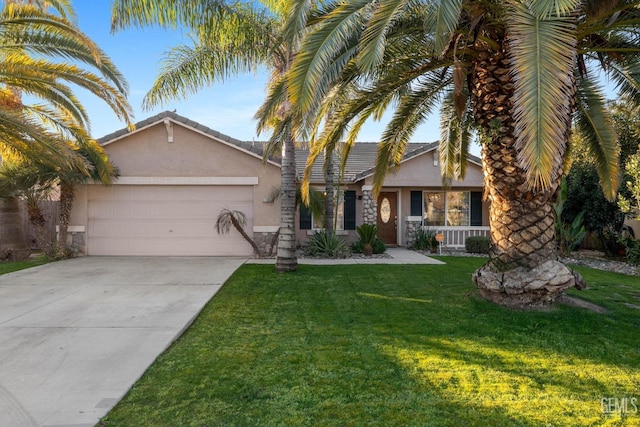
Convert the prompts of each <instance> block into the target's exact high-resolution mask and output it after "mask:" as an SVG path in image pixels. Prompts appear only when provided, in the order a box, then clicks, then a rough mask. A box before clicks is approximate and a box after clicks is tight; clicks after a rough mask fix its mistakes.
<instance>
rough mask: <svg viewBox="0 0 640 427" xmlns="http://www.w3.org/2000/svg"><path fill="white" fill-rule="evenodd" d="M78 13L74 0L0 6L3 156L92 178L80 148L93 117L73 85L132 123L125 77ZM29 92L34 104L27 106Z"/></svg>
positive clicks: (0, 143)
mask: <svg viewBox="0 0 640 427" xmlns="http://www.w3.org/2000/svg"><path fill="white" fill-rule="evenodd" d="M47 7H52V8H53V10H54V11H55V12H57V13H58V14H57V15H54V14H52V13H48V12H47V11H46V9H47ZM72 17H73V10H72V9H71V6H70V2H69V1H68V0H29V1H28V2H16V1H11V2H7V3H6V4H5V5H4V7H3V8H2V10H0V63H1V64H2V67H0V106H1V107H2V108H0V158H1V157H7V156H10V157H16V158H18V159H22V160H23V161H27V162H29V163H30V164H31V165H33V166H34V167H36V168H44V169H47V170H58V169H59V170H75V171H79V172H80V173H83V174H85V175H90V174H91V173H92V171H91V167H90V165H88V164H87V163H86V161H85V159H84V158H83V157H82V156H79V155H78V150H77V147H78V146H83V145H86V144H89V136H88V135H89V118H88V116H87V114H86V111H85V110H84V108H83V106H82V105H81V104H80V102H79V101H78V99H77V98H76V96H75V94H74V92H73V88H72V86H70V85H71V84H73V85H77V86H79V87H82V88H84V89H86V90H88V91H90V92H91V93H93V94H95V95H96V96H98V97H99V98H101V99H102V100H104V101H105V102H106V103H107V105H109V107H111V109H112V110H113V111H114V112H115V114H116V115H117V116H118V117H119V118H121V119H123V120H125V121H127V123H130V122H131V112H130V110H131V109H130V107H129V105H128V103H127V101H126V94H127V85H126V82H125V80H124V78H123V76H122V75H121V74H120V73H119V71H118V70H117V68H116V67H115V66H114V65H113V63H112V62H111V60H110V59H109V58H108V57H107V56H106V55H105V54H104V52H102V51H101V50H100V48H99V47H98V46H97V45H96V44H95V43H93V41H91V40H90V39H89V38H88V37H87V36H86V35H85V34H83V33H82V32H81V31H80V30H79V29H78V28H77V27H76V26H75V25H74V24H73V23H72V22H71V21H70V19H72ZM69 61H72V62H73V63H70V62H69ZM87 67H88V68H87ZM23 94H26V95H30V97H31V98H32V99H35V100H36V101H35V103H32V104H25V103H24V101H23V98H22V95H23ZM2 223H3V224H6V222H5V221H4V218H3V221H2ZM5 231H6V233H5V232H3V234H11V233H16V232H18V230H16V229H13V230H8V231H7V230H5ZM0 244H4V241H2V242H0Z"/></svg>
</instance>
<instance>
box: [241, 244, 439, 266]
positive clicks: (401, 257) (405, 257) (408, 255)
mask: <svg viewBox="0 0 640 427" xmlns="http://www.w3.org/2000/svg"><path fill="white" fill-rule="evenodd" d="M387 254H388V255H390V256H391V258H348V259H316V258H298V264H310V265H353V264H440V265H442V264H445V263H444V262H442V261H438V260H436V259H433V258H429V257H428V256H424V255H422V254H419V253H418V252H415V251H410V250H409V249H406V248H387ZM273 263H275V259H273V258H271V259H252V260H249V261H247V264H273Z"/></svg>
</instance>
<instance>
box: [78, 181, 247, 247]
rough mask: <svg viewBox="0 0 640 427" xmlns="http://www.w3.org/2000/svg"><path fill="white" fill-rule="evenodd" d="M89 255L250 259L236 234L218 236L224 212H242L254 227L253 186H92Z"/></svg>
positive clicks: (245, 244) (240, 237) (89, 208)
mask: <svg viewBox="0 0 640 427" xmlns="http://www.w3.org/2000/svg"><path fill="white" fill-rule="evenodd" d="M87 208H88V214H89V221H88V227H87V247H88V253H89V255H157V256H164V255H167V256H170V255H173V256H234V255H235V256H249V255H251V254H252V253H253V250H252V248H251V245H250V244H249V243H248V242H246V241H245V240H244V239H243V238H242V236H241V235H240V234H239V233H238V232H237V231H236V230H231V232H230V233H229V234H222V235H221V234H218V233H217V232H216V230H215V223H216V219H217V216H218V214H219V213H220V211H221V210H222V209H223V208H229V209H232V210H239V211H241V212H243V213H244V214H245V215H246V216H247V229H249V230H250V229H251V228H252V227H253V188H252V187H250V186H237V187H220V186H130V185H121V186H111V187H103V186H92V187H91V190H90V193H89V202H88V207H87Z"/></svg>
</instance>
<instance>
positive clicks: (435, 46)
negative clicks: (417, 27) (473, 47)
mask: <svg viewBox="0 0 640 427" xmlns="http://www.w3.org/2000/svg"><path fill="white" fill-rule="evenodd" d="M463 3H464V2H463V1H462V0H442V1H436V2H429V9H428V11H427V12H426V13H425V14H424V16H425V22H424V30H425V33H426V34H429V35H430V36H431V38H432V40H431V41H430V43H429V47H428V49H429V50H430V51H431V52H432V53H433V54H434V55H435V56H440V55H442V54H443V53H444V50H445V48H446V47H447V45H448V44H449V42H450V41H451V37H452V35H453V33H454V31H455V29H456V27H457V26H458V24H459V22H460V14H461V12H462V6H463Z"/></svg>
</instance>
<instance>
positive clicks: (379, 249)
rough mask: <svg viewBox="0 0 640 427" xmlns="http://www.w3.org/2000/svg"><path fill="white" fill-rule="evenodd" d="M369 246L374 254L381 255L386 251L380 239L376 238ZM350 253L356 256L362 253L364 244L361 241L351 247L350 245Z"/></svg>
mask: <svg viewBox="0 0 640 427" xmlns="http://www.w3.org/2000/svg"><path fill="white" fill-rule="evenodd" d="M370 244H371V247H372V248H373V253H374V254H383V253H385V252H386V251H387V246H386V245H385V244H384V242H383V241H382V240H380V239H377V238H376V239H375V240H374V241H373V242H372V243H370ZM351 252H353V253H356V254H361V253H364V243H363V242H362V241H361V240H358V241H357V242H354V243H353V245H351Z"/></svg>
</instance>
